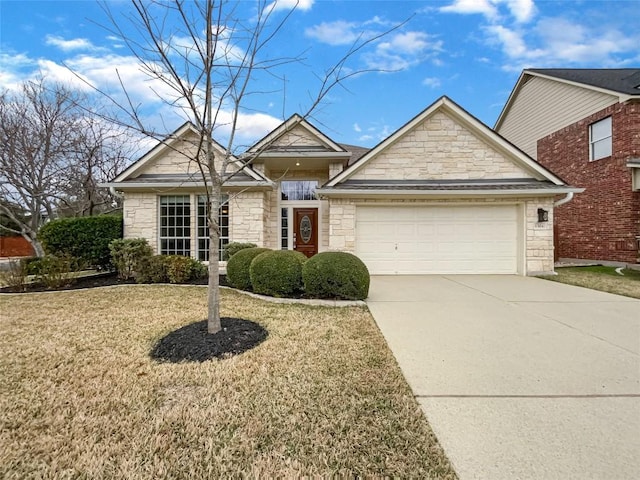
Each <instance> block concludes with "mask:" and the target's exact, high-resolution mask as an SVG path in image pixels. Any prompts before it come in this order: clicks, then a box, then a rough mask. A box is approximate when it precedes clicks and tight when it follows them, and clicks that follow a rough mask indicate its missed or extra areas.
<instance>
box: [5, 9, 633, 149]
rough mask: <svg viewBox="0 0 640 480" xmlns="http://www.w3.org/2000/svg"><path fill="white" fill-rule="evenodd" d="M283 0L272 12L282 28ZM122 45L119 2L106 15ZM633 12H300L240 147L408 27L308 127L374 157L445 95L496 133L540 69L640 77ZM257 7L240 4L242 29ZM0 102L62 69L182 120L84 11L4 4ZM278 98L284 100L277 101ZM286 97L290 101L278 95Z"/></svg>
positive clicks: (92, 13) (154, 115)
mask: <svg viewBox="0 0 640 480" xmlns="http://www.w3.org/2000/svg"><path fill="white" fill-rule="evenodd" d="M292 3H295V2H293V1H292V0H281V1H279V2H278V4H277V11H276V12H275V13H274V15H276V16H279V17H277V18H282V17H283V16H284V15H286V13H287V11H288V10H289V9H290V8H291V4H292ZM108 6H109V8H110V9H111V10H112V11H113V13H114V15H115V17H116V18H117V19H121V21H119V24H120V26H121V27H122V28H123V30H124V31H125V33H128V32H129V31H130V29H131V25H130V23H129V22H128V21H126V20H124V19H123V18H122V15H123V14H126V13H127V12H130V11H131V5H130V4H129V3H128V2H125V1H109V2H108ZM639 10H640V2H639V1H638V0H631V1H618V2H617V1H589V0H586V1H561V2H560V1H558V2H552V1H544V2H542V1H534V0H444V1H408V2H407V1H331V0H324V1H323V0H315V1H314V0H301V1H300V2H299V4H298V7H297V9H296V10H295V11H294V13H293V14H292V15H291V17H290V18H289V20H288V23H287V24H286V27H285V29H284V30H283V31H281V32H280V35H279V36H278V37H277V38H276V40H275V42H274V43H273V45H272V49H271V50H270V53H272V54H273V55H277V54H283V55H284V54H286V55H293V54H303V56H304V57H305V60H304V63H303V64H295V65H287V66H284V67H283V68H282V69H281V70H280V71H279V75H280V76H284V77H285V78H286V83H285V82H283V81H280V80H277V81H276V80H274V79H271V80H269V79H266V78H264V79H263V82H262V81H261V84H260V87H259V88H258V87H255V88H256V90H258V89H260V90H263V91H265V92H268V93H264V94H261V95H255V96H252V97H251V101H250V103H249V104H248V105H247V107H248V108H247V109H246V110H245V111H244V114H243V117H242V129H241V131H240V133H241V135H240V137H239V141H240V143H243V144H245V145H248V144H250V143H251V142H252V141H254V140H257V139H258V138H259V137H261V136H262V135H263V134H265V133H266V132H268V131H269V130H270V129H272V128H274V127H275V126H276V125H277V124H279V122H281V121H282V120H283V118H287V117H289V116H290V115H291V114H293V113H295V112H304V111H305V109H306V108H308V106H309V103H310V101H309V98H310V97H313V95H314V94H315V92H316V91H317V83H318V81H317V77H316V75H321V74H322V73H323V71H324V69H326V68H327V67H328V66H330V65H332V63H333V62H335V61H337V60H338V59H339V58H341V57H342V55H344V53H345V52H346V51H347V50H348V48H349V47H350V46H351V45H352V43H353V42H354V41H355V40H356V39H357V38H358V36H359V35H361V34H363V35H365V36H369V35H375V34H377V33H380V32H382V31H384V30H386V29H388V28H390V27H391V26H393V25H397V24H399V23H401V22H403V21H405V20H407V19H408V21H407V23H406V24H404V25H403V26H401V27H400V28H398V29H397V30H395V31H393V32H392V33H390V34H389V35H387V36H385V37H383V38H382V39H380V40H378V41H376V42H374V43H372V44H370V45H368V46H367V47H366V48H364V49H363V50H362V51H360V52H358V54H357V55H355V56H353V57H351V58H350V60H349V63H348V65H347V66H348V68H350V69H352V70H364V69H385V70H391V71H390V72H385V73H382V72H375V73H368V74H363V75H358V76H356V77H354V78H351V79H349V80H348V81H346V82H345V84H344V87H345V88H338V89H335V90H333V91H332V92H331V94H330V96H329V97H328V98H327V99H326V101H325V102H323V104H322V105H321V107H320V108H319V109H318V110H316V111H315V112H314V113H313V118H312V120H311V121H312V122H313V123H315V124H316V125H317V126H318V127H319V128H320V129H321V130H323V131H324V132H325V133H326V134H327V135H329V136H330V137H332V138H333V139H334V140H336V141H338V142H343V143H351V144H356V145H363V146H372V145H374V144H376V143H378V142H379V141H380V140H382V139H383V138H385V137H386V136H387V135H389V134H390V133H392V132H393V131H394V130H396V129H397V128H399V127H401V126H402V125H403V124H404V123H405V122H407V121H408V120H409V119H411V118H412V117H413V116H414V115H416V114H418V113H419V112H420V111H422V110H423V109H424V108H426V107H427V106H428V105H429V104H431V103H432V102H433V101H435V100H436V99H437V98H438V97H440V96H441V95H448V96H449V97H451V98H452V99H453V100H454V101H456V102H457V103H458V104H460V105H461V106H462V107H463V108H465V109H466V110H468V111H469V112H470V113H472V114H473V115H475V116H476V117H478V118H479V119H480V120H482V121H483V122H485V123H487V124H488V125H489V126H493V124H494V122H495V120H496V118H497V116H498V115H499V113H500V110H501V108H502V106H503V105H504V103H505V101H506V100H507V97H508V95H509V92H510V91H511V89H512V87H513V85H514V84H515V82H516V80H517V78H518V75H519V73H520V72H521V70H522V69H523V68H526V67H537V68H545V67H547V68H551V67H555V68H607V67H608V68H623V67H638V65H639V64H640V48H639V47H638V46H639V45H640V20H639V18H640V17H639V16H638V11H639ZM256 12H257V10H256V2H251V1H243V2H239V3H238V8H237V14H238V16H239V17H240V18H242V19H244V20H247V21H249V22H250V21H251V18H252V17H254V16H255V15H256ZM0 22H1V30H0V88H3V89H13V88H16V86H17V85H19V83H20V82H21V81H24V80H26V79H29V78H32V77H33V76H34V75H35V74H36V73H37V72H38V71H41V72H43V73H44V74H46V76H47V77H48V78H51V79H55V80H60V81H70V82H72V83H73V84H75V86H76V87H77V88H80V89H83V88H84V89H86V85H80V84H79V82H78V81H77V78H76V77H74V76H73V75H72V74H71V73H70V72H69V71H68V70H67V67H71V68H73V69H74V70H75V71H76V72H77V73H79V74H80V75H82V76H83V77H84V78H86V79H87V80H88V81H90V82H91V83H92V84H94V85H96V86H98V87H100V88H103V89H106V90H109V89H113V88H115V83H116V82H114V78H115V70H116V68H117V69H118V71H119V72H121V75H122V76H123V79H124V80H125V84H126V85H127V87H128V89H129V90H130V94H131V95H132V97H133V98H134V100H135V101H136V102H138V103H139V104H140V105H141V106H142V108H143V110H144V112H145V115H146V117H145V118H146V120H147V121H149V122H150V123H152V124H153V123H155V125H154V126H156V127H157V126H158V125H160V124H161V123H160V122H161V120H160V119H161V118H162V121H163V122H164V124H165V125H167V126H168V127H171V128H175V127H178V126H179V125H180V124H181V123H182V121H183V120H184V119H183V118H179V117H178V116H177V115H176V113H175V112H174V111H171V110H170V109H169V108H168V107H167V105H165V104H164V103H162V102H161V101H160V100H159V99H158V98H157V97H155V95H154V94H153V92H152V91H151V90H150V89H149V86H150V83H149V82H148V81H147V80H146V79H145V78H144V76H143V75H142V73H141V72H140V69H139V67H138V66H137V64H136V60H135V58H134V57H133V56H132V55H131V53H130V52H129V51H128V50H127V49H126V48H125V47H124V46H123V43H122V41H120V40H119V39H118V38H117V36H114V35H113V34H112V33H110V32H109V31H107V30H105V29H104V28H102V27H100V26H99V25H100V24H103V25H109V21H108V19H107V18H106V16H105V13H104V11H103V9H101V8H100V6H99V5H98V4H97V3H96V2H93V1H88V0H85V1H45V2H43V1H25V0H21V1H12V0H2V1H1V2H0ZM283 85H286V89H284V92H283V88H282V87H283ZM285 92H286V93H285Z"/></svg>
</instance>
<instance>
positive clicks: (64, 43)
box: [44, 35, 96, 52]
mask: <svg viewBox="0 0 640 480" xmlns="http://www.w3.org/2000/svg"><path fill="white" fill-rule="evenodd" d="M44 43H45V44H46V45H51V46H53V47H57V48H59V49H60V50H62V51H64V52H70V51H72V50H94V49H95V48H96V47H95V46H94V45H93V44H92V43H91V42H90V41H89V40H87V39H86V38H73V39H71V40H65V39H64V38H62V37H59V36H57V35H47V36H46V37H45V38H44Z"/></svg>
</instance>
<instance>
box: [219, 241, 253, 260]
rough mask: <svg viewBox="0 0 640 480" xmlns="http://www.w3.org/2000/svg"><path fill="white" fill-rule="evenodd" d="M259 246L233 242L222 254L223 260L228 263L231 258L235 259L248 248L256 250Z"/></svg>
mask: <svg viewBox="0 0 640 480" xmlns="http://www.w3.org/2000/svg"><path fill="white" fill-rule="evenodd" d="M256 247H257V245H256V244H255V243H240V242H231V243H228V244H227V245H225V247H224V252H223V254H222V260H225V261H228V260H229V259H230V258H231V257H233V256H234V255H235V254H236V253H238V252H239V251H240V250H245V249H247V248H256Z"/></svg>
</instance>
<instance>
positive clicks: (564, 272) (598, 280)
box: [541, 265, 640, 298]
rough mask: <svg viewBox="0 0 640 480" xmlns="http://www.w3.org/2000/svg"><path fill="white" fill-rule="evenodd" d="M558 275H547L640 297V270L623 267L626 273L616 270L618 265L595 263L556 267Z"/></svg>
mask: <svg viewBox="0 0 640 480" xmlns="http://www.w3.org/2000/svg"><path fill="white" fill-rule="evenodd" d="M556 273H557V275H553V276H551V275H550V276H545V277H541V278H545V279H547V280H553V281H554V282H560V283H568V284H569V285H577V286H579V287H586V288H591V289H593V290H600V291H603V292H608V293H615V294H617V295H624V296H627V297H633V298H640V271H638V270H632V269H629V268H627V269H623V270H622V273H623V274H624V275H619V274H618V273H617V272H616V267H606V266H603V265H595V266H589V267H562V268H556Z"/></svg>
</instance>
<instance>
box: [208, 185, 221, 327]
mask: <svg viewBox="0 0 640 480" xmlns="http://www.w3.org/2000/svg"><path fill="white" fill-rule="evenodd" d="M211 190H212V191H211V194H210V195H209V198H208V201H209V205H208V215H207V220H208V222H209V289H208V290H209V291H208V303H209V304H208V316H207V331H208V332H209V333H217V332H219V331H220V330H221V328H222V325H221V323H220V264H219V262H218V257H219V255H220V251H219V250H220V249H219V245H218V244H219V241H220V226H219V225H218V223H219V218H218V217H219V214H218V212H219V210H220V191H221V188H220V184H219V183H218V182H213V185H212V188H211Z"/></svg>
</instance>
